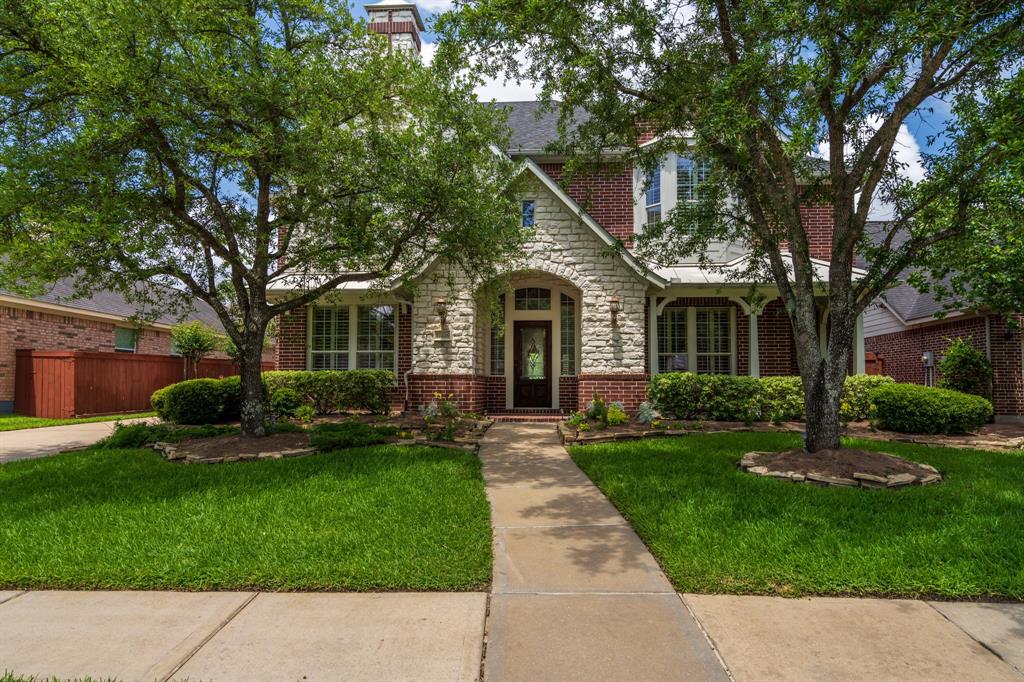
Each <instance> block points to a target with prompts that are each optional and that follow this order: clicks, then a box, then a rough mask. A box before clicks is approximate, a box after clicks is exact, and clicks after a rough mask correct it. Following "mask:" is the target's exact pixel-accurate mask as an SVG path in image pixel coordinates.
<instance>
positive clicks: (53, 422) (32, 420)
mask: <svg viewBox="0 0 1024 682" xmlns="http://www.w3.org/2000/svg"><path fill="white" fill-rule="evenodd" d="M155 415H156V412H132V413H131V414H111V415H106V416H102V417H76V418H73V419H46V418H44V417H24V416H22V415H20V414H0V431H18V430H20V429H38V428H40V427H43V426H64V425H65V424H88V423H90V422H112V421H116V420H118V419H137V418H139V417H153V416H155Z"/></svg>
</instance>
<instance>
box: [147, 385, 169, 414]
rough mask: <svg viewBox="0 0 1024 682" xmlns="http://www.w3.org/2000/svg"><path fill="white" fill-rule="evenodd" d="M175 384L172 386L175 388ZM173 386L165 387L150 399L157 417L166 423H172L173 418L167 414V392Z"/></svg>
mask: <svg viewBox="0 0 1024 682" xmlns="http://www.w3.org/2000/svg"><path fill="white" fill-rule="evenodd" d="M173 385H174V384H171V386H173ZM171 386H164V387H163V388H158V389H157V390H155V391H153V395H151V396H150V397H149V403H150V404H151V405H152V406H153V409H154V410H155V411H156V415H157V416H158V417H160V418H161V419H163V420H164V421H165V422H166V421H170V420H171V418H170V416H169V415H168V414H167V390H168V389H169V388H170V387H171Z"/></svg>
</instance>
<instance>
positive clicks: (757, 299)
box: [729, 291, 771, 378]
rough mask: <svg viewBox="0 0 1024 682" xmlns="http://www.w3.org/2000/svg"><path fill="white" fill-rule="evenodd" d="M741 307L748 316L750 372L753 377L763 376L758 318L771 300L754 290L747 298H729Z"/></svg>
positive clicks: (748, 359) (748, 361) (748, 360)
mask: <svg viewBox="0 0 1024 682" xmlns="http://www.w3.org/2000/svg"><path fill="white" fill-rule="evenodd" d="M729 300H730V301H732V302H733V303H735V304H736V305H738V306H739V307H740V310H742V311H743V314H745V315H746V316H747V337H748V338H747V363H748V367H749V370H748V374H749V375H750V376H752V377H755V378H759V377H760V376H761V353H760V348H759V347H758V333H757V318H758V317H760V316H761V313H762V312H764V308H765V306H766V305H768V302H769V301H770V300H771V299H769V298H768V297H767V296H765V295H763V294H761V293H758V292H757V291H754V293H752V294H751V295H750V296H748V297H747V298H743V297H742V296H734V297H731V298H730V299H729Z"/></svg>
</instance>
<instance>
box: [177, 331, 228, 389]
mask: <svg viewBox="0 0 1024 682" xmlns="http://www.w3.org/2000/svg"><path fill="white" fill-rule="evenodd" d="M171 344H172V347H173V348H174V350H176V351H177V352H178V353H179V354H180V355H181V357H182V359H184V361H185V378H186V379H190V378H192V377H195V376H197V375H198V374H199V363H200V362H201V361H202V359H203V358H204V357H206V356H207V355H209V354H210V353H212V352H214V351H216V350H218V349H219V348H220V347H221V346H222V345H223V338H222V337H221V335H220V334H218V333H217V332H216V331H214V330H213V328H211V327H210V326H209V325H207V324H204V323H203V322H200V321H199V320H193V321H191V322H183V323H181V324H176V325H174V326H173V327H171Z"/></svg>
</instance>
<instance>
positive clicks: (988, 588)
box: [571, 433, 1024, 599]
mask: <svg viewBox="0 0 1024 682" xmlns="http://www.w3.org/2000/svg"><path fill="white" fill-rule="evenodd" d="M848 444H849V445H851V446H853V447H859V448H863V449H874V450H882V451H885V452H890V453H893V454H896V455H900V456H902V457H906V458H908V459H913V460H918V461H921V462H927V463H929V464H932V465H933V466H935V467H937V468H938V469H939V471H941V472H942V474H943V475H944V476H945V481H944V482H942V483H940V484H938V485H932V486H925V487H915V488H904V489H899V490H864V489H859V488H819V487H815V486H811V485H804V484H794V483H790V482H787V481H778V480H774V479H769V478H762V477H757V476H753V475H750V474H746V473H743V472H741V471H740V470H739V469H738V468H737V466H736V463H737V461H738V460H739V458H740V457H741V456H742V455H743V454H744V453H745V452H749V451H751V450H783V449H787V448H791V447H797V446H798V445H799V440H798V437H794V436H792V435H789V434H769V433H756V434H755V433H740V434H722V435H718V434H715V435H711V434H709V435H693V436H686V437H681V438H657V439H647V440H642V441H629V442H619V443H609V444H607V445H589V446H584V447H575V448H573V449H572V451H571V452H572V456H573V459H574V460H575V461H576V462H577V463H578V464H579V465H580V467H581V468H582V469H583V470H584V471H585V472H586V473H587V475H588V476H590V478H591V479H593V481H594V482H595V483H596V484H597V485H598V486H599V487H600V488H601V489H602V490H603V491H604V492H605V493H606V494H607V495H608V497H609V498H610V499H611V500H612V502H613V503H614V504H615V505H616V506H617V507H618V508H619V509H620V510H621V511H622V513H623V514H624V515H625V516H626V518H627V519H629V521H630V523H631V524H632V525H633V527H634V528H635V529H636V531H637V532H638V533H639V534H640V536H641V537H642V538H643V539H644V541H645V542H646V543H647V545H648V546H649V547H650V548H651V550H652V552H653V553H654V554H655V556H657V557H658V559H659V561H660V562H661V564H662V565H663V566H664V568H665V570H666V572H667V573H668V575H669V577H670V578H671V580H672V582H673V583H674V584H675V586H676V588H678V589H679V590H682V591H692V592H708V593H733V594H751V593H753V594H772V593H778V594H793V595H796V594H854V595H888V596H895V595H901V596H925V595H928V596H936V597H942V598H971V597H978V598H983V597H989V598H1012V599H1022V598H1024V531H1022V529H1024V453H991V452H979V451H973V450H954V449H950V448H932V447H924V446H918V445H909V444H902V443H882V442H878V441H855V440H853V441H849V443H848Z"/></svg>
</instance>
